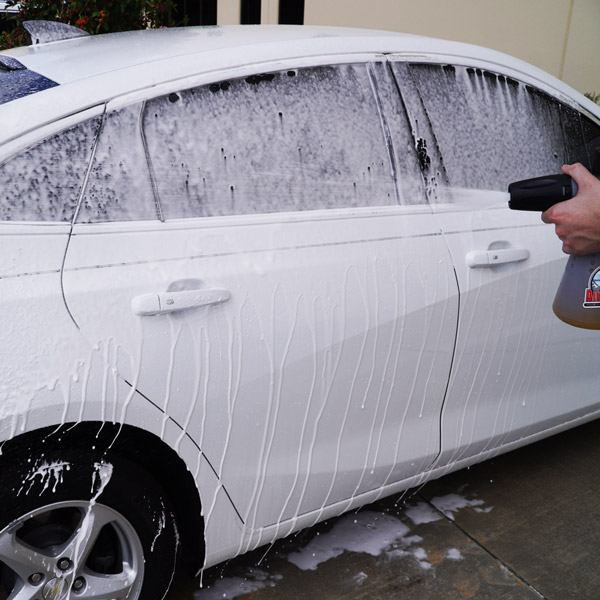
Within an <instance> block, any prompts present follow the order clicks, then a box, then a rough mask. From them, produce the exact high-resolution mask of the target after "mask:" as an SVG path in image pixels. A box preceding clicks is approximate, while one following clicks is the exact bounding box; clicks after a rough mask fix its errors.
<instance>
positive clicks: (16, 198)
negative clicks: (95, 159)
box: [0, 117, 100, 222]
mask: <svg viewBox="0 0 600 600" xmlns="http://www.w3.org/2000/svg"><path fill="white" fill-rule="evenodd" d="M99 125H100V117H97V118H94V119H90V120H88V121H85V122H83V123H80V124H78V125H76V126H74V127H71V128H69V129H67V130H65V131H62V132H61V133H59V134H57V135H54V136H52V137H50V138H48V139H46V140H44V141H42V142H40V143H38V144H36V145H35V146H33V147H31V148H29V149H27V150H25V151H24V152H21V153H20V154H18V155H17V156H14V157H12V158H10V159H9V160H7V161H6V162H5V163H4V164H2V165H0V190H1V192H0V220H2V221H56V222H70V221H72V220H73V216H74V214H75V208H76V207H77V201H78V200H79V195H80V191H81V186H82V184H83V182H84V180H85V175H86V172H87V169H88V165H89V161H90V157H91V154H92V149H93V146H94V141H95V139H96V134H97V132H98V127H99Z"/></svg>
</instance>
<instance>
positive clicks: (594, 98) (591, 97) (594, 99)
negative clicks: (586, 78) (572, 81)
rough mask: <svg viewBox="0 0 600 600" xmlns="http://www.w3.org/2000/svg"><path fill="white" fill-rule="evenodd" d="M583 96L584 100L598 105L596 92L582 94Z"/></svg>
mask: <svg viewBox="0 0 600 600" xmlns="http://www.w3.org/2000/svg"><path fill="white" fill-rule="evenodd" d="M584 96H585V97H586V98H588V99H589V100H591V101H592V102H595V103H596V104H600V93H598V92H586V93H585V94H584Z"/></svg>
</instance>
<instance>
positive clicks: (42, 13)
mask: <svg viewBox="0 0 600 600" xmlns="http://www.w3.org/2000/svg"><path fill="white" fill-rule="evenodd" d="M7 4H8V6H16V7H17V8H18V9H19V12H18V14H17V16H16V26H15V27H14V28H13V29H12V31H9V32H7V33H0V50H3V49H6V48H13V47H16V46H24V45H27V44H28V43H29V38H28V36H27V34H26V32H25V30H24V29H23V26H22V23H23V21H33V20H36V19H43V20H47V21H61V22H62V23H68V24H69V25H74V26H75V27H79V28H80V29H83V30H84V31H87V32H88V33H91V34H96V33H108V32H111V31H128V30H131V29H147V28H150V27H168V26H171V25H174V24H175V18H174V13H175V4H174V1H173V0H8V2H7Z"/></svg>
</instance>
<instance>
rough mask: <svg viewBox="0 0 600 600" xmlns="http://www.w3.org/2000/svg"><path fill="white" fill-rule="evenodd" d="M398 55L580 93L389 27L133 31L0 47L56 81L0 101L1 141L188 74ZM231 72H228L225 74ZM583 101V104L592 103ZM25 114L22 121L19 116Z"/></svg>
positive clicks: (492, 56) (506, 61)
mask: <svg viewBox="0 0 600 600" xmlns="http://www.w3.org/2000/svg"><path fill="white" fill-rule="evenodd" d="M373 53H375V54H400V55H405V56H408V57H410V58H411V59H414V60H442V61H444V60H448V61H451V62H455V63H456V62H457V59H458V62H461V61H460V59H461V58H462V59H464V60H465V61H466V63H469V64H470V63H474V62H477V61H483V62H484V63H485V64H487V65H490V66H493V65H497V67H498V68H499V69H501V70H502V71H503V72H505V71H506V70H507V69H508V70H510V71H512V72H513V73H520V74H523V75H524V76H526V77H527V78H529V80H533V81H539V82H540V85H541V87H542V88H543V87H544V85H546V86H547V85H549V86H551V87H552V89H553V91H554V93H556V90H559V92H561V93H563V94H564V95H565V97H566V98H569V99H570V101H571V102H574V101H573V98H574V97H575V98H577V100H576V102H577V103H579V104H581V103H582V102H581V101H582V100H583V103H584V105H585V103H586V102H587V101H586V99H585V98H584V97H583V96H581V95H579V94H578V93H577V92H575V91H574V90H572V89H571V88H569V87H568V86H566V85H565V84H564V83H562V82H560V81H559V80H557V79H554V78H553V77H551V76H550V75H548V74H547V73H544V72H543V71H541V70H539V69H537V68H535V67H533V66H531V65H529V64H527V63H525V62H523V61H520V60H518V59H516V58H513V57H510V56H507V55H505V54H502V53H499V52H496V51H493V50H489V49H486V48H481V47H478V46H472V45H469V44H463V43H459V42H450V41H444V40H437V39H433V38H426V37H421V36H413V35H408V34H402V33H394V32H387V31H375V30H364V29H348V28H336V27H313V26H281V25H272V26H269V25H257V26H249V25H241V26H240V25H238V26H235V25H233V26H215V27H183V28H164V29H154V30H142V31H131V32H124V33H112V34H103V35H96V36H88V37H81V38H76V39H68V40H61V41H55V42H49V43H45V44H35V45H32V46H26V47H21V48H15V49H12V50H8V51H3V52H1V53H0V59H1V58H2V56H4V57H11V58H12V59H17V60H18V61H19V62H20V63H21V64H22V65H23V66H24V67H25V68H26V69H27V70H29V71H32V72H34V73H37V74H39V75H40V76H42V77H43V78H46V79H47V80H49V81H52V82H55V83H57V84H58V85H56V86H54V87H51V86H48V87H46V88H44V89H43V91H39V92H36V93H33V94H30V95H28V96H26V97H23V98H20V99H18V100H15V101H11V102H8V103H6V104H3V105H0V114H2V122H3V127H2V130H1V131H0V144H1V143H3V142H6V141H8V140H10V139H14V138H15V137H16V136H18V135H21V134H22V133H25V129H27V130H28V131H31V130H32V129H34V128H38V127H40V126H42V125H43V124H44V123H50V122H52V121H56V120H58V119H61V118H63V117H66V116H68V115H71V114H74V113H77V112H80V111H83V110H85V109H86V108H89V107H92V106H95V105H97V104H100V103H103V102H106V101H109V100H111V99H113V98H116V97H119V96H123V95H126V94H128V93H131V92H135V91H136V90H144V89H148V88H152V87H154V86H158V85H161V84H164V83H165V82H169V81H178V80H181V79H185V78H189V77H192V76H194V75H210V74H214V78H218V76H219V73H221V72H224V71H228V72H229V71H231V70H232V69H233V70H235V69H243V68H244V67H250V66H252V67H254V68H256V69H257V70H261V65H264V66H265V70H275V69H276V68H277V64H278V63H281V65H282V66H281V68H285V63H286V61H289V60H300V61H303V60H304V61H306V60H308V61H309V62H310V59H314V58H317V57H328V56H331V57H333V56H335V57H337V58H339V57H340V56H346V60H348V61H350V60H351V59H352V56H356V55H364V54H373ZM490 68H491V67H490ZM228 76H231V75H228ZM590 106H591V103H590V102H588V104H587V106H586V108H587V109H588V110H592V111H593V110H594V109H593V108H590ZM25 114H26V115H28V117H27V119H25V120H24V119H23V116H24V115H25Z"/></svg>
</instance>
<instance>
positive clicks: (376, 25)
mask: <svg viewBox="0 0 600 600" xmlns="http://www.w3.org/2000/svg"><path fill="white" fill-rule="evenodd" d="M239 2H240V0H218V15H219V23H236V22H239ZM234 7H237V8H234ZM236 11H237V12H236ZM277 11H278V0H262V22H263V23H276V22H277ZM304 22H305V24H306V25H339V26H346V27H367V28H371V29H388V30H392V31H404V32H406V33H416V34H420V35H428V36H432V37H438V38H444V39H449V40H457V41H461V42H468V43H472V44H479V45H481V46H487V47H489V48H494V49H495V50H500V51H501V52H506V53H507V54H512V55H513V56H517V57H518V58H521V59H523V60H526V61H527V62H530V63H532V64H534V65H536V66H537V67H540V68H541V69H544V70H545V71H548V72H549V73H552V75H555V76H556V77H559V78H561V79H563V80H564V81H565V82H566V83H568V84H569V85H572V86H573V87H574V88H575V89H577V90H579V91H581V92H592V91H596V92H600V0H425V1H423V2H417V0H366V1H365V0H305V18H304Z"/></svg>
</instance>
